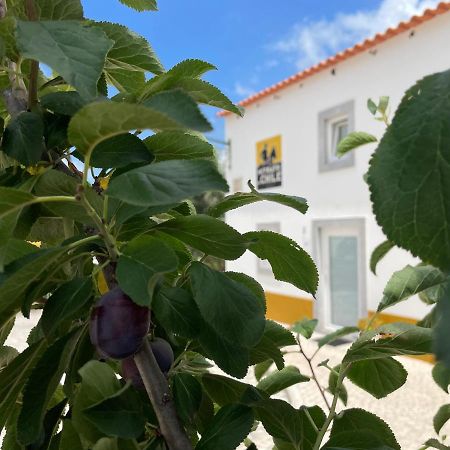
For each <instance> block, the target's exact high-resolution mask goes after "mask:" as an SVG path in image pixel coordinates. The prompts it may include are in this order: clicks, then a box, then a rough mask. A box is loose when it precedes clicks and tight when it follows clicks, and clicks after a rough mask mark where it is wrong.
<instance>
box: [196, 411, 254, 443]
mask: <svg viewBox="0 0 450 450" xmlns="http://www.w3.org/2000/svg"><path fill="white" fill-rule="evenodd" d="M253 420H254V416H253V412H252V410H251V408H249V407H248V406H245V405H227V406H224V407H222V408H220V409H219V411H218V413H217V414H216V415H215V416H214V419H213V420H212V422H211V423H210V426H209V428H208V429H207V430H206V432H205V433H203V434H202V438H201V439H200V441H199V442H198V444H197V445H196V447H195V448H196V450H234V449H235V448H236V447H237V446H238V445H239V444H240V443H241V442H242V441H243V440H244V439H245V437H246V436H247V435H248V433H250V430H251V428H252V425H253Z"/></svg>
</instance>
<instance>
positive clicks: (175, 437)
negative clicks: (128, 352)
mask: <svg viewBox="0 0 450 450" xmlns="http://www.w3.org/2000/svg"><path fill="white" fill-rule="evenodd" d="M134 360H135V362H136V366H137V368H138V369H139V373H140V374H141V377H142V380H143V381H144V385H145V389H146V390H147V393H148V396H149V398H150V401H151V402H152V405H153V409H154V410H155V413H156V417H157V418H158V422H159V427H160V430H161V433H162V435H163V437H164V439H165V440H166V443H167V445H168V447H169V449H170V450H192V445H191V442H190V441H189V438H188V437H187V435H186V432H185V430H184V428H183V426H182V425H181V422H180V420H179V418H178V415H177V411H176V409H175V404H174V401H173V398H172V396H171V394H170V390H169V385H168V383H167V380H166V378H165V377H164V375H163V374H162V372H161V370H160V369H159V366H158V363H157V362H156V359H155V356H154V355H153V351H152V349H151V347H150V344H149V343H148V341H147V340H146V339H145V340H144V343H143V345H142V348H141V350H140V351H139V353H137V354H136V355H135V357H134Z"/></svg>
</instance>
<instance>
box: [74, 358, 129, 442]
mask: <svg viewBox="0 0 450 450" xmlns="http://www.w3.org/2000/svg"><path fill="white" fill-rule="evenodd" d="M79 373H80V375H81V378H82V382H81V386H80V387H79V389H78V390H77V393H76V396H75V399H74V402H73V408H72V423H73V426H74V427H75V429H76V430H77V432H78V433H79V434H81V435H82V436H83V438H84V439H85V440H86V441H87V442H89V443H90V444H93V443H95V442H97V440H98V439H100V438H101V437H103V434H102V433H100V431H99V430H98V429H97V427H95V426H94V425H93V424H92V423H91V422H90V421H89V420H88V419H87V417H86V416H85V415H84V413H83V412H84V410H85V409H88V408H89V407H91V406H94V405H96V404H99V403H101V402H103V401H104V400H106V399H107V398H110V397H113V396H114V395H115V394H116V393H117V392H119V391H120V389H121V385H120V382H119V380H118V379H117V377H116V374H115V372H114V370H113V369H112V368H111V367H109V366H108V364H106V363H102V362H99V361H89V362H88V363H86V364H85V365H84V366H83V367H82V368H81V369H80V370H79Z"/></svg>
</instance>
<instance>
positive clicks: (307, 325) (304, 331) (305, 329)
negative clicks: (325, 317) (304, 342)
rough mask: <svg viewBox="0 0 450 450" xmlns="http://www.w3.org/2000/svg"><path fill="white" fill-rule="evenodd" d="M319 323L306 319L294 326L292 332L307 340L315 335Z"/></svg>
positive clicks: (315, 320)
mask: <svg viewBox="0 0 450 450" xmlns="http://www.w3.org/2000/svg"><path fill="white" fill-rule="evenodd" d="M318 323H319V321H318V320H317V319H308V318H304V319H302V320H299V321H298V322H295V323H294V325H292V327H291V330H292V331H293V332H294V333H299V334H301V335H302V336H303V337H305V338H306V339H309V338H310V337H311V336H312V335H313V333H314V330H315V329H316V327H317V324H318Z"/></svg>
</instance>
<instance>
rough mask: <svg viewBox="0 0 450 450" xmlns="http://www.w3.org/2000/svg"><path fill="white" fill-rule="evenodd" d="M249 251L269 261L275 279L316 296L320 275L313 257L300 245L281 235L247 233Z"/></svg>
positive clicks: (245, 235) (257, 232) (261, 232)
mask: <svg viewBox="0 0 450 450" xmlns="http://www.w3.org/2000/svg"><path fill="white" fill-rule="evenodd" d="M244 237H245V238H246V239H248V240H249V241H252V242H251V243H250V244H249V250H250V251H252V252H253V253H254V254H255V255H256V256H257V257H258V258H260V259H267V260H268V261H269V263H270V265H271V266H272V270H273V273H274V275H275V278H276V279H277V280H280V281H286V282H288V283H291V284H293V285H294V286H296V287H298V288H299V289H301V290H303V291H306V292H309V293H311V294H314V293H315V292H316V290H317V283H318V274H317V269H316V266H315V264H314V262H313V260H312V259H311V257H310V256H309V255H308V253H306V252H305V251H304V250H303V249H302V248H301V247H300V246H299V245H298V244H296V243H295V242H294V241H292V240H291V239H289V238H287V237H285V236H282V235H281V234H277V233H273V232H271V231H253V232H250V233H245V234H244Z"/></svg>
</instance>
